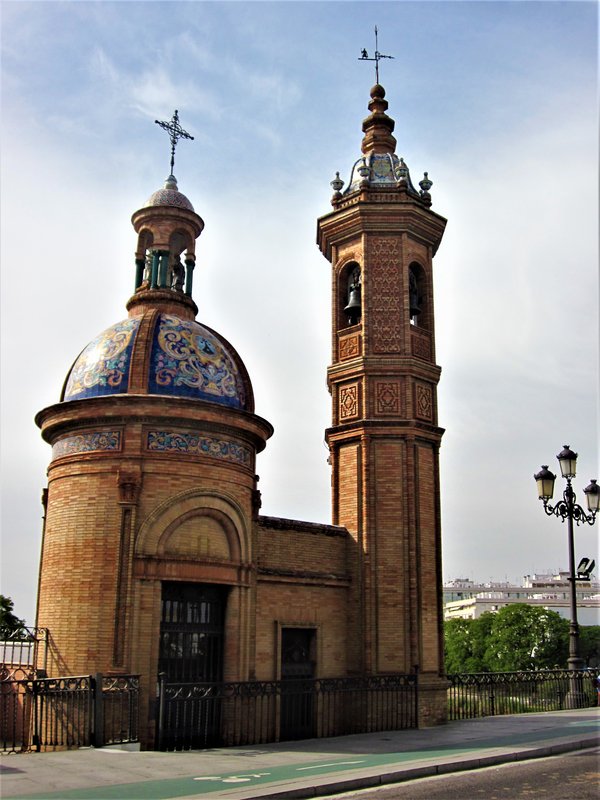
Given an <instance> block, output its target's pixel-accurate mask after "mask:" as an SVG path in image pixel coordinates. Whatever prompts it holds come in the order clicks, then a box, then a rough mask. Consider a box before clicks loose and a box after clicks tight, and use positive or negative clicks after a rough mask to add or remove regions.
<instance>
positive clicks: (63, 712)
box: [0, 674, 139, 753]
mask: <svg viewBox="0 0 600 800" xmlns="http://www.w3.org/2000/svg"><path fill="white" fill-rule="evenodd" d="M138 700H139V676H137V675H101V674H98V675H79V676H71V677H66V678H30V677H21V678H15V677H10V678H7V679H5V680H2V681H0V750H1V752H3V753H19V752H21V753H22V752H31V751H37V752H39V751H41V750H56V749H65V748H70V747H87V746H90V745H93V746H95V747H102V746H103V745H107V744H117V743H125V742H137V741H138Z"/></svg>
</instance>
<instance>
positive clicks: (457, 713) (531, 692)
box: [447, 669, 599, 720]
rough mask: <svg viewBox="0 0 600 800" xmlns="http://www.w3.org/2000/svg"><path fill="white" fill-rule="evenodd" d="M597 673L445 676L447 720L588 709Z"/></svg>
mask: <svg viewBox="0 0 600 800" xmlns="http://www.w3.org/2000/svg"><path fill="white" fill-rule="evenodd" d="M598 674H599V673H598V670H567V669H548V670H546V669H545V670H534V671H531V672H479V673H471V674H468V673H465V674H457V675H448V676H447V678H448V681H449V682H450V687H449V689H448V719H450V720H454V719H469V718H473V717H492V716H495V715H499V714H523V713H526V712H533V711H560V710H562V709H565V708H588V707H590V706H595V705H596V703H597V690H596V688H595V686H594V683H593V681H594V678H595V677H596V676H597V675H598Z"/></svg>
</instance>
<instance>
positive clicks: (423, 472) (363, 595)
mask: <svg viewBox="0 0 600 800" xmlns="http://www.w3.org/2000/svg"><path fill="white" fill-rule="evenodd" d="M368 107H369V111H370V114H369V116H368V117H367V118H366V119H365V120H364V122H363V126H362V129H363V132H364V137H363V140H362V153H363V155H362V156H361V157H360V158H359V159H358V160H357V161H356V163H355V164H354V166H353V168H352V172H351V175H350V181H349V184H348V186H347V188H346V189H345V190H344V191H342V189H343V186H344V182H343V181H342V180H340V178H339V173H337V175H336V178H335V180H333V181H332V183H331V185H332V187H333V189H334V195H333V197H332V200H331V204H332V206H333V211H331V212H330V213H329V214H326V215H325V216H323V217H321V218H320V219H319V220H318V230H317V241H318V245H319V248H320V249H321V252H322V253H323V255H324V256H325V257H326V258H327V259H328V260H329V261H330V262H331V265H332V363H331V366H330V367H329V368H328V371H327V380H328V385H329V390H330V393H331V396H332V426H331V428H329V429H328V430H327V432H326V440H327V443H328V445H329V450H330V462H331V466H332V504H333V523H334V524H336V525H343V526H345V527H346V528H347V529H348V531H349V532H350V534H351V536H352V539H353V541H354V545H353V552H352V555H351V559H350V562H351V565H352V566H351V572H352V587H353V588H352V590H351V600H350V604H349V619H348V645H347V647H348V653H347V656H348V664H349V669H350V670H351V671H354V672H357V673H367V674H369V673H372V674H377V673H391V672H405V673H406V672H415V671H416V672H418V673H419V676H420V677H419V685H420V702H419V705H420V708H419V722H420V724H421V725H427V724H433V723H436V722H439V721H441V720H442V719H443V718H444V707H445V682H444V680H443V636H442V594H441V588H442V569H441V526H440V489H439V459H438V453H439V447H440V442H441V438H442V434H443V429H442V428H440V427H439V426H438V419H437V401H436V387H437V383H438V380H439V377H440V372H441V370H440V367H438V366H437V365H436V363H435V336H434V307H433V271H432V258H433V256H434V255H435V253H436V251H437V249H438V247H439V244H440V242H441V239H442V235H443V233H444V228H445V225H446V220H445V219H444V218H443V217H441V216H439V215H438V214H436V213H435V212H433V211H432V210H431V196H430V194H429V189H430V188H431V185H432V184H431V181H430V180H429V179H428V177H427V173H425V176H424V178H423V180H422V181H421V182H420V183H419V186H420V187H421V190H420V191H418V190H417V189H415V187H414V186H413V184H412V182H411V178H410V174H409V170H408V167H407V165H406V164H405V162H404V160H403V159H402V158H399V157H398V156H397V155H396V153H395V149H396V140H395V138H394V136H393V135H392V133H393V130H394V120H393V119H391V118H390V117H389V116H388V115H387V114H386V110H387V108H388V103H387V101H386V100H385V90H384V88H383V87H382V86H380V85H379V84H376V85H375V86H373V88H372V89H371V99H370V102H369V106H368Z"/></svg>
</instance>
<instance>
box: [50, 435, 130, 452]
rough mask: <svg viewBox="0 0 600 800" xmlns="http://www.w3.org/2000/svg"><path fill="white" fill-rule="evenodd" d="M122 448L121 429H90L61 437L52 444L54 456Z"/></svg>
mask: <svg viewBox="0 0 600 800" xmlns="http://www.w3.org/2000/svg"><path fill="white" fill-rule="evenodd" d="M120 449H121V431H89V432H87V433H79V434H77V435H75V436H65V437H64V438H63V439H59V440H58V441H57V442H55V443H54V444H53V445H52V458H53V459H54V458H60V457H61V456H71V455H74V454H75V453H93V452H100V451H105V450H120Z"/></svg>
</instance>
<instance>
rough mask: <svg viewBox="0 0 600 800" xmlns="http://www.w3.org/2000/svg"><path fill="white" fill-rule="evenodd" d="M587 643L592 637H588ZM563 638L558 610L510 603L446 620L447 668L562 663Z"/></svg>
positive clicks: (468, 669)
mask: <svg viewBox="0 0 600 800" xmlns="http://www.w3.org/2000/svg"><path fill="white" fill-rule="evenodd" d="M582 630H583V629H582ZM599 631H600V628H599ZM590 641H591V642H593V641H596V640H594V639H593V637H591V638H590ZM568 642H569V623H568V622H567V621H566V620H565V619H563V618H562V617H561V616H560V614H557V613H556V612H555V611H548V610H546V609H545V608H540V607H538V606H530V605H527V604H526V603H514V604H511V605H508V606H505V607H504V608H502V609H501V610H500V611H498V612H497V613H492V612H489V611H487V612H485V613H484V614H482V615H481V617H479V618H478V619H453V620H449V621H447V622H446V623H445V653H446V672H448V673H454V672H513V671H517V670H531V669H547V668H552V667H566V664H567V657H568V651H569V644H568ZM598 644H600V634H599V636H598ZM590 646H591V647H593V643H592V644H591V645H590Z"/></svg>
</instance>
